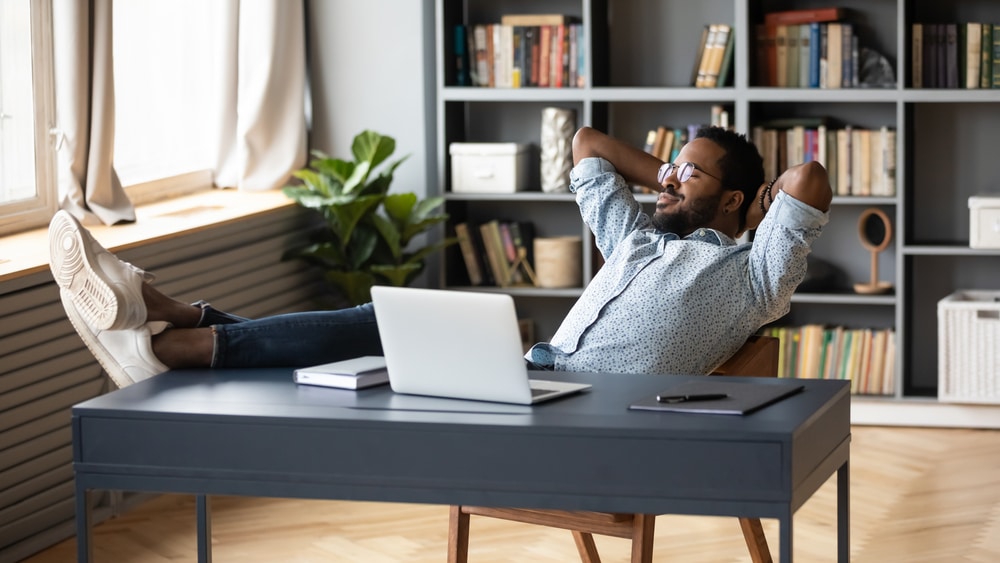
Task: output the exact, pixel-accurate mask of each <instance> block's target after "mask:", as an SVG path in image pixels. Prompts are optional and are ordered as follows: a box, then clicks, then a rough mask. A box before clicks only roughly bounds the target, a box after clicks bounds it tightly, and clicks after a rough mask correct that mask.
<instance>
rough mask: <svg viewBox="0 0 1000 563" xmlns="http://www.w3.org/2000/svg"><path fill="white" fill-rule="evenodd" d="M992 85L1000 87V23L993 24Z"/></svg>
mask: <svg viewBox="0 0 1000 563" xmlns="http://www.w3.org/2000/svg"><path fill="white" fill-rule="evenodd" d="M992 28H993V64H992V67H993V70H992V75H991V76H992V84H993V85H992V87H993V88H1000V24H993V26H992Z"/></svg>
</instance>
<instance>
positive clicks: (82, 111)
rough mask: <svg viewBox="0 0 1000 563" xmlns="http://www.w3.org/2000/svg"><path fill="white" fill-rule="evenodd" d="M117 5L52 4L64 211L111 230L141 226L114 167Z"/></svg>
mask: <svg viewBox="0 0 1000 563" xmlns="http://www.w3.org/2000/svg"><path fill="white" fill-rule="evenodd" d="M111 2H112V0H53V2H52V27H53V55H54V59H55V71H54V75H55V76H54V79H55V96H56V126H55V129H56V131H55V132H56V134H57V136H58V139H57V159H58V160H57V162H58V181H59V206H60V207H61V208H62V209H66V210H68V211H70V212H71V213H73V215H75V216H76V217H78V218H80V219H82V220H84V221H86V222H94V221H95V218H96V219H97V220H100V221H101V222H103V223H105V224H113V223H118V222H122V221H134V220H135V209H134V208H133V206H132V203H131V202H130V201H129V199H128V197H127V196H126V195H125V191H124V190H123V189H122V186H121V182H120V181H119V180H118V175H117V174H116V173H115V169H114V166H113V164H112V156H113V154H114V144H115V115H114V112H115V91H114V69H113V66H112V58H111Z"/></svg>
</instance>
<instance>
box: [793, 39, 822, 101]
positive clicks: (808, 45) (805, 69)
mask: <svg viewBox="0 0 1000 563" xmlns="http://www.w3.org/2000/svg"><path fill="white" fill-rule="evenodd" d="M816 25H817V26H818V25H819V24H816ZM798 30H799V80H798V84H796V86H798V87H799V88H809V81H810V77H809V69H810V66H811V64H812V63H811V56H812V52H813V51H812V36H813V34H812V30H811V29H810V27H809V24H800V25H799V26H798ZM816 31H817V33H816V37H817V38H819V28H817V30H816ZM816 64H817V65H818V64H819V59H817V60H816ZM816 82H817V84H818V83H819V80H818V79H817V81H816Z"/></svg>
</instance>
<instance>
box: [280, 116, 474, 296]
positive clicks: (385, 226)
mask: <svg viewBox="0 0 1000 563" xmlns="http://www.w3.org/2000/svg"><path fill="white" fill-rule="evenodd" d="M395 150H396V141H395V139H393V138H392V137H388V136H386V135H381V134H379V133H376V132H374V131H363V132H361V133H360V134H358V135H357V136H356V137H354V141H353V143H352V144H351V153H352V154H353V156H354V160H353V161H347V160H341V159H338V158H331V157H329V156H327V155H326V154H324V153H322V152H320V151H313V156H314V158H313V160H311V161H310V162H309V165H308V167H306V168H303V169H301V170H297V171H296V172H294V173H293V175H294V176H295V177H296V178H298V179H299V180H301V184H296V185H288V186H285V187H284V189H283V190H282V191H283V192H284V193H285V195H287V196H288V197H289V198H291V199H293V200H295V201H296V203H298V204H299V205H301V206H302V207H306V208H308V209H314V210H316V211H317V212H319V213H320V214H321V215H322V216H323V219H324V221H323V225H322V228H321V229H319V230H318V231H317V232H316V233H314V236H313V238H312V241H311V244H309V245H308V246H306V247H304V248H299V249H295V250H292V251H291V252H289V253H288V254H287V255H286V256H287V257H297V258H302V259H305V260H308V261H310V262H312V263H314V264H317V265H319V266H320V267H322V268H324V269H325V270H326V273H325V277H326V279H327V281H329V282H330V283H332V284H333V285H334V286H336V287H337V288H338V289H339V290H340V291H341V292H342V293H343V294H344V296H345V297H346V298H347V300H348V301H350V302H351V304H354V305H358V304H361V303H366V302H368V301H370V300H371V287H372V286H373V285H375V284H377V283H381V284H387V285H395V286H405V285H409V283H410V282H412V281H413V279H414V278H415V277H416V276H417V275H418V274H419V273H420V272H421V271H422V270H423V268H424V265H425V259H426V258H427V256H429V255H430V254H432V253H434V252H436V251H438V250H441V249H443V248H445V247H447V246H448V245H450V244H453V243H454V242H456V239H444V240H441V241H437V242H433V243H428V244H426V245H424V246H420V247H417V248H410V246H411V242H412V241H413V239H414V237H416V236H417V235H419V234H421V233H424V232H426V231H428V230H429V229H430V228H431V227H433V226H434V225H437V224H439V223H442V222H444V221H446V220H447V219H448V216H447V214H445V213H444V212H441V211H439V208H440V207H441V204H442V203H443V201H444V200H443V198H441V197H430V198H426V199H424V200H422V201H421V200H418V199H417V196H416V194H414V193H397V194H390V193H388V192H389V185H390V184H391V183H392V174H393V172H394V171H395V170H396V167H397V166H399V165H400V164H401V163H402V162H403V161H404V160H406V158H407V157H403V158H400V159H398V160H396V161H394V162H389V163H386V160H387V159H388V158H389V156H390V155H392V153H393V152H394V151H395ZM383 163H386V166H384V167H382V169H381V171H380V172H378V173H377V174H376V169H377V168H379V166H380V165H382V164H383Z"/></svg>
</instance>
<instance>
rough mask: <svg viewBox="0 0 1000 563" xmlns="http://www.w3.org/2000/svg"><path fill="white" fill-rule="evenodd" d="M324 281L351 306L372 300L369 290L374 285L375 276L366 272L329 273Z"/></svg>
mask: <svg viewBox="0 0 1000 563" xmlns="http://www.w3.org/2000/svg"><path fill="white" fill-rule="evenodd" d="M326 279H327V281H329V282H330V283H332V284H333V285H335V286H337V288H339V289H340V291H342V292H343V293H344V297H346V298H347V300H348V301H350V302H351V304H352V305H362V304H364V303H368V302H369V301H371V300H372V292H371V288H372V286H373V285H375V276H374V275H372V274H370V273H368V272H340V271H331V272H327V273H326Z"/></svg>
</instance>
